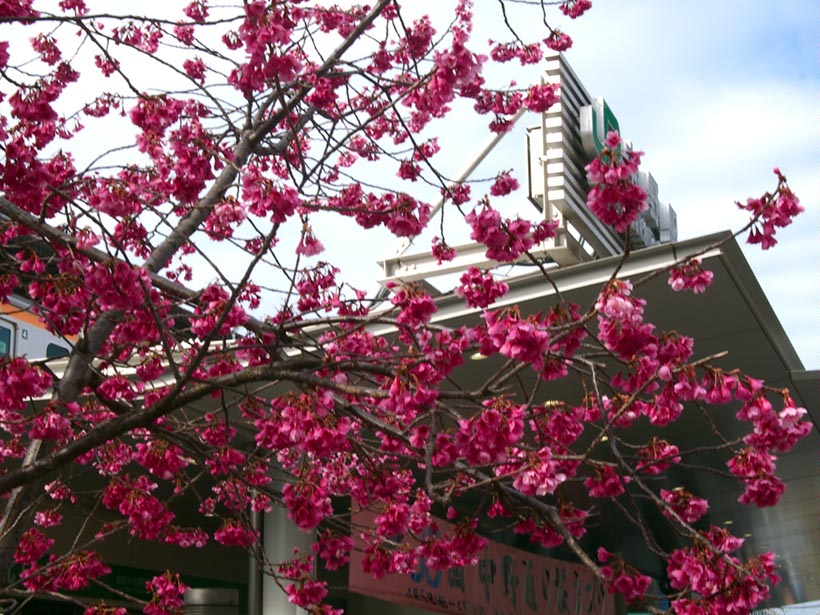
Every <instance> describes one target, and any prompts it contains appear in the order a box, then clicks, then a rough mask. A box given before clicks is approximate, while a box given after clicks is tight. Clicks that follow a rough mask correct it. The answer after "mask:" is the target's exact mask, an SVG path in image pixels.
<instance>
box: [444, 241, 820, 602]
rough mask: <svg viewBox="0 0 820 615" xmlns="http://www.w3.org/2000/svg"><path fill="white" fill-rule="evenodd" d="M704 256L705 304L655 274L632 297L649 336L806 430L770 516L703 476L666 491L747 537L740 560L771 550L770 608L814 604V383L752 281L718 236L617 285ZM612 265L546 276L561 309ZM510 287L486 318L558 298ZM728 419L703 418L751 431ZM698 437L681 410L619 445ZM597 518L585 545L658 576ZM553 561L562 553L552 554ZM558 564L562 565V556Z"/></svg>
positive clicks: (686, 246)
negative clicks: (736, 378)
mask: <svg viewBox="0 0 820 615" xmlns="http://www.w3.org/2000/svg"><path fill="white" fill-rule="evenodd" d="M704 250H705V253H704V254H703V255H702V256H701V259H702V260H703V263H704V267H705V268H706V269H709V270H711V271H713V272H714V282H713V284H712V286H711V287H710V288H709V289H708V291H707V292H706V293H705V294H703V295H695V294H692V293H675V292H673V291H672V290H671V288H670V287H669V285H668V283H667V275H666V274H660V275H657V276H655V277H654V278H652V279H651V280H649V281H648V282H646V283H645V284H643V285H641V286H639V287H637V288H636V289H635V291H634V294H635V295H637V296H639V297H642V298H645V299H646V300H647V302H648V303H647V307H646V320H647V321H648V322H652V323H654V324H655V325H656V326H657V329H656V331H662V330H665V331H669V330H677V331H678V332H679V333H681V334H683V335H688V336H690V337H693V338H694V339H695V358H696V359H698V358H703V357H708V356H710V355H713V354H715V353H719V352H722V351H726V352H727V353H728V354H727V356H726V357H724V358H720V359H718V360H717V361H715V364H716V365H719V366H721V367H725V368H727V369H729V368H738V369H740V370H741V371H742V372H744V373H746V374H748V375H750V376H753V377H755V378H762V379H763V380H765V381H766V383H767V384H769V385H771V386H774V387H783V388H789V389H790V390H791V392H792V395H793V397H794V399H795V402H796V403H798V404H800V405H802V406H804V407H805V408H806V409H807V410H808V411H809V414H810V416H811V420H812V421H813V423H814V425H815V430H814V431H813V432H812V433H811V434H810V435H809V436H807V437H806V438H804V439H803V440H802V441H801V442H800V443H798V444H797V446H795V448H793V449H792V450H791V451H790V452H788V453H786V454H783V455H782V456H781V457H780V458H779V461H778V463H777V466H778V476H779V477H780V478H781V480H782V481H783V482H784V483H785V484H786V485H787V489H786V493H785V494H784V495H783V497H782V499H781V501H780V504H779V505H778V506H777V507H775V508H765V509H757V508H750V507H747V506H744V505H742V504H740V503H739V502H738V501H737V498H738V496H739V495H740V493H741V491H742V490H741V489H740V487H739V485H738V484H737V483H736V482H735V481H733V480H728V479H726V478H723V477H721V476H719V475H716V474H711V473H708V472H703V471H697V472H695V471H692V470H687V469H676V470H675V472H673V474H672V475H671V477H670V478H671V480H672V481H673V482H670V483H669V485H670V486H672V487H673V486H677V485H685V486H686V487H687V488H688V489H689V490H691V491H693V492H696V493H698V494H700V495H703V496H706V497H707V498H709V501H710V510H709V513H708V515H707V517H706V518H705V519H704V520H703V521H702V522H701V524H702V525H703V526H704V527H708V525H710V524H714V525H724V524H725V525H727V526H731V527H730V528H729V529H730V531H731V532H732V533H733V534H734V535H735V536H739V537H745V538H746V543H745V545H744V547H743V551H744V552H745V553H748V554H753V553H759V552H763V551H768V550H772V551H774V552H776V553H777V554H778V562H779V564H780V566H781V568H780V570H779V573H780V574H781V575H782V577H783V580H782V582H781V583H780V585H779V586H778V587H777V588H776V589H775V591H774V593H773V596H772V599H771V600H770V604H772V605H786V604H792V603H799V602H805V601H809V600H815V599H818V598H820V535H819V534H818V532H817V520H818V517H820V498H819V497H818V494H820V472H818V453H817V451H818V442H819V441H820V440H819V439H818V433H820V413H818V408H820V388H818V382H819V381H820V374H818V371H816V370H814V371H806V370H805V369H804V367H803V365H802V363H801V361H800V358H799V357H798V355H797V353H796V352H795V350H794V348H793V347H792V345H791V343H790V342H789V339H788V337H787V336H786V334H785V332H784V330H783V327H782V326H781V325H780V322H779V321H778V319H777V316H776V315H775V313H774V311H773V310H772V308H771V306H770V304H769V302H768V300H767V299H766V297H765V295H764V293H763V291H762V289H761V287H760V285H759V283H758V282H757V279H756V278H755V276H754V273H753V272H752V270H751V268H750V267H749V264H748V263H747V261H746V259H745V257H744V256H743V254H742V252H741V250H740V248H739V247H738V245H737V243H736V242H735V240H734V239H733V238H732V237H731V234H730V233H728V232H724V233H716V234H712V235H707V236H704V237H699V238H696V239H691V240H687V241H681V242H677V243H672V244H664V245H659V246H654V247H651V248H647V249H644V250H641V251H638V252H635V253H634V254H632V255H631V256H630V257H629V259H627V261H626V262H625V263H624V265H623V267H622V269H621V270H620V272H619V277H621V278H629V279H631V280H632V281H633V283H636V282H637V281H638V280H640V279H641V278H643V277H644V276H647V275H648V274H652V273H653V272H656V271H662V270H663V269H664V268H666V267H668V266H669V265H671V264H673V263H674V262H675V261H676V260H678V259H679V258H681V257H684V256H691V255H695V254H698V253H701V252H703V251H704ZM618 262H619V257H610V258H605V259H601V260H596V261H592V262H587V263H582V264H579V265H574V266H571V267H566V268H557V269H553V270H551V276H552V279H553V281H554V283H555V285H556V286H557V288H558V289H559V291H560V293H561V294H562V296H563V297H564V298H565V299H566V300H568V301H572V302H575V303H578V304H579V305H581V306H582V307H583V306H587V305H589V304H590V302H592V301H594V299H595V297H596V296H597V293H598V290H599V289H600V287H601V285H602V284H603V283H604V282H606V281H607V280H608V279H609V277H610V276H611V275H612V272H613V271H614V270H615V267H616V266H617V264H618ZM508 284H509V285H510V292H509V294H508V295H507V296H506V297H504V298H503V299H502V300H501V301H499V302H498V303H497V304H495V305H493V306H491V307H492V309H498V308H501V307H505V306H512V305H518V306H519V308H520V310H521V313H522V314H528V313H535V312H539V311H542V310H546V309H548V308H549V306H550V305H551V304H552V303H553V302H554V301H555V294H556V291H555V290H554V289H553V288H552V286H551V285H550V284H549V283H548V282H547V281H546V280H545V279H544V277H543V276H542V275H541V274H540V273H539V272H534V273H533V274H528V275H525V276H521V277H518V278H516V279H513V280H508ZM437 303H438V306H439V312H438V313H437V314H436V316H435V317H434V321H435V322H437V323H438V324H442V325H447V326H459V325H461V324H468V323H471V322H474V321H475V320H476V319H477V318H478V315H479V312H480V311H479V310H474V309H468V308H466V307H465V306H464V303H463V301H462V300H460V299H458V298H457V297H453V296H445V297H441V298H439V299H438V300H437ZM498 367H499V363H498V362H495V361H494V359H487V360H481V361H468V365H466V366H464V367H462V368H461V369H460V371H459V372H458V373H457V375H456V378H457V379H468V380H469V382H470V384H471V385H473V386H475V385H476V383H477V382H481V381H482V379H485V378H487V377H489V376H490V375H491V374H492V373H493V372H494V371H495V370H496V369H497V368H498ZM523 377H524V378H528V377H529V378H530V380H532V379H534V378H535V375H534V374H533V373H530V374H529V376H527V375H526V374H523ZM542 391H543V393H542V394H541V399H540V401H543V400H545V399H556V400H564V401H568V402H575V403H578V402H580V401H581V399H582V397H583V385H582V383H581V382H580V379H578V378H571V377H570V378H566V379H564V380H560V381H555V382H548V383H545V384H544V386H542ZM736 410H737V407H735V406H719V407H715V408H714V409H713V410H711V414H710V416H711V420H712V421H714V424H715V425H716V426H717V427H718V428H719V429H720V430H721V431H722V432H723V433H724V434H726V437H728V438H732V437H739V436H742V435H744V434H745V433H748V431H749V424H748V423H743V424H741V423H739V422H738V421H737V419H736V418H735V412H736ZM644 421H645V419H644ZM638 423H641V424H638ZM708 428H709V427H708V423H706V422H705V421H703V419H702V415H701V413H700V412H699V411H697V410H696V409H693V408H689V409H687V411H686V412H684V415H683V416H682V418H681V419H680V420H679V421H677V422H676V423H674V424H672V425H670V426H668V427H666V428H658V427H652V426H651V425H649V424H648V422H641V421H638V422H636V424H635V425H634V426H633V428H631V429H632V430H633V431H630V432H628V435H630V436H631V435H632V434H634V441H636V442H637V441H642V440H641V439H643V441H645V438H647V436H649V437H651V435H653V434H654V433H657V435H659V436H660V437H663V438H666V439H668V440H669V441H670V442H672V443H674V444H677V445H678V446H679V447H680V448H681V450H685V449H690V448H695V447H697V446H700V445H701V444H703V443H704V442H703V440H704V435H708V434H704V429H708ZM630 439H633V438H631V437H630ZM726 460H727V457H726V455H718V454H715V453H702V454H698V455H697V456H694V457H689V458H687V461H689V462H691V463H693V464H697V465H702V466H707V467H714V468H715V469H717V470H720V471H726V466H725V462H726ZM667 488H669V487H667ZM575 495H577V496H578V498H579V499H580V500H581V502H580V504H581V505H583V504H584V503H587V504H590V505H591V504H593V502H590V501H589V498H588V497H587V495H586V493H585V490H584V489H583V488H580V489H579V490H578V492H577V494H575ZM585 501H586V502H585ZM594 503H595V504H599V502H597V501H596V502H594ZM599 512H600V513H601V514H600V515H599V516H598V523H597V527H594V528H593V529H591V530H590V532H589V535H588V536H589V539H590V543H591V544H604V545H607V547H608V548H609V549H610V551H613V552H620V553H622V554H623V555H624V556H625V557H626V558H628V559H630V560H631V561H633V562H635V563H637V564H638V565H639V566H640V567H641V568H643V569H644V570H645V571H647V572H649V573H652V574H655V575H658V576H660V577H663V576H665V575H664V569H663V562H662V561H661V560H660V559H659V558H658V557H657V556H656V555H655V554H653V553H651V552H649V551H648V550H647V549H646V547H645V546H644V545H645V540H644V538H643V537H642V536H641V535H640V532H639V530H638V529H636V528H635V527H633V526H632V525H630V524H629V523H627V522H626V521H624V520H622V517H621V516H620V515H613V514H607V509H606V508H600V509H599ZM641 512H643V513H645V514H646V518H645V522H646V524H647V526H648V527H647V529H648V530H649V531H650V532H651V533H653V535H655V537H656V538H657V539H658V541H659V543H660V544H661V545H662V546H663V547H664V548H665V549H671V548H675V546H677V545H680V546H683V543H681V542H680V538H679V537H678V536H677V535H676V534H675V533H674V532H673V531H671V530H670V529H669V528H668V525H667V524H665V523H664V522H663V521H662V519H660V517H658V516H657V514H656V513H654V512H653V511H650V510H649V507H647V508H646V509H645V510H642V511H641ZM554 554H555V555H562V553H560V552H554ZM564 555H567V556H569V557H571V556H570V554H569V553H568V552H567V553H565V554H564Z"/></svg>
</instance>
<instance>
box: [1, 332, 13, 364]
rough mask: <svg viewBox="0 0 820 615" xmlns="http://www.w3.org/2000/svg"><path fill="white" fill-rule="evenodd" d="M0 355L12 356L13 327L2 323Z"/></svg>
mask: <svg viewBox="0 0 820 615" xmlns="http://www.w3.org/2000/svg"><path fill="white" fill-rule="evenodd" d="M0 357H5V358H7V359H9V358H11V329H9V328H8V327H4V326H2V325H0Z"/></svg>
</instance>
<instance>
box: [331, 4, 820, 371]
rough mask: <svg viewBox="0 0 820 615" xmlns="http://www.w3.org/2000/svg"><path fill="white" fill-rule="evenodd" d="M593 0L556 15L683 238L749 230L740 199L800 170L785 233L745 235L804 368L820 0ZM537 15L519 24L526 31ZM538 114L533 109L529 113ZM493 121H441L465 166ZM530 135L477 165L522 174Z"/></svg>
mask: <svg viewBox="0 0 820 615" xmlns="http://www.w3.org/2000/svg"><path fill="white" fill-rule="evenodd" d="M476 4H477V5H478V6H477V8H476V37H481V36H486V35H489V36H490V37H493V38H494V39H495V40H507V38H508V36H507V35H506V33H505V32H504V28H503V25H500V24H501V22H500V15H498V14H495V13H493V10H492V9H493V7H497V4H496V3H489V2H487V3H486V4H485V3H476ZM593 5H594V6H593V8H592V9H591V10H590V11H589V12H588V13H587V14H585V15H584V16H583V17H581V18H580V19H577V20H573V21H570V20H569V19H567V18H563V16H561V15H560V14H558V12H557V11H555V12H554V13H553V17H554V19H553V21H552V23H553V24H554V25H559V26H560V27H561V28H562V30H564V31H565V32H567V33H568V34H569V35H570V36H571V37H572V38H573V39H574V41H575V45H574V46H573V48H572V49H570V50H569V51H568V52H567V53H566V56H567V59H568V60H569V63H570V64H571V66H572V67H573V69H574V70H575V72H576V74H577V75H578V77H579V79H580V80H581V81H582V83H584V85H585V87H586V89H587V91H588V92H589V93H590V95H592V96H603V97H604V98H605V99H606V101H607V103H608V104H609V106H610V107H611V108H612V110H613V112H614V113H615V115H616V116H617V117H618V120H619V123H620V126H621V131H622V134H623V136H624V137H625V138H628V139H630V140H631V141H633V143H634V145H635V148H636V149H639V150H643V151H644V152H645V156H644V158H643V163H642V168H643V169H647V170H649V171H650V172H651V173H652V174H653V176H654V177H655V179H656V181H657V182H658V185H659V196H660V199H661V200H662V201H665V202H669V203H671V204H672V206H673V207H674V209H675V211H676V212H677V216H678V233H679V239H687V238H690V237H696V236H699V235H704V234H708V233H712V232H716V231H722V230H737V229H739V228H740V227H741V226H742V225H743V224H744V222H745V221H746V217H745V216H744V213H743V212H740V211H739V210H738V209H737V207H736V206H735V204H734V203H735V202H736V201H745V200H746V198H748V197H759V196H761V195H762V194H763V193H764V192H766V191H767V190H772V189H774V187H775V186H776V179H775V176H774V174H773V173H772V169H773V167H775V166H778V167H779V168H780V169H781V170H782V171H783V173H785V174H786V176H787V177H788V178H789V180H790V181H789V183H790V186H791V188H792V190H793V191H794V192H795V193H796V194H797V195H798V197H799V198H800V199H801V203H802V204H803V206H804V207H805V209H806V212H805V213H804V214H802V215H801V216H800V217H799V218H798V219H797V220H796V222H795V223H794V224H793V225H792V226H791V227H789V228H788V229H785V230H781V231H779V232H778V240H779V243H778V245H777V246H775V247H774V248H772V249H770V250H768V251H766V252H763V251H762V250H760V248H759V247H758V246H750V245H746V244H745V238H739V240H738V241H739V243H740V244H741V247H742V249H743V252H744V254H745V256H746V258H747V259H748V261H749V262H750V264H751V266H752V269H753V270H754V272H755V274H756V276H757V278H758V281H759V282H760V284H761V286H762V287H763V290H764V292H765V294H766V296H767V297H768V299H769V301H770V303H771V304H772V306H773V308H774V311H775V313H776V314H777V315H778V317H779V319H780V321H781V323H782V325H783V327H784V329H785V330H786V333H787V334H788V336H789V338H790V339H791V341H792V344H793V345H794V346H795V348H796V350H797V352H798V354H799V355H800V357H801V359H802V361H803V363H804V366H805V367H807V368H810V369H811V368H817V367H818V364H819V363H820V362H818V350H819V349H820V327H818V318H817V316H818V305H820V283H819V282H820V242H818V230H819V229H820V213H819V210H818V202H820V186H818V181H817V170H818V163H820V154H819V153H818V152H819V150H818V142H817V125H818V124H817V119H818V114H817V111H818V106H817V96H818V90H820V83H818V82H820V77H819V73H818V70H817V49H818V46H819V45H820V30H819V29H818V21H817V18H816V17H817V16H816V12H817V7H816V3H815V2H813V1H804V0H789V1H788V2H769V1H764V0H723V1H721V2H710V1H704V0H687V1H686V2H681V1H672V0H596V1H594V2H593ZM426 6H427V7H429V6H430V5H429V4H428V5H426ZM510 6H511V7H512V9H513V10H512V11H511V12H510V18H511V21H512V22H513V23H515V20H514V18H515V13H514V6H512V5H510ZM425 10H426V9H425ZM496 13H497V10H496ZM519 23H520V22H519ZM528 27H530V26H528V24H526V23H524V24H521V28H522V34H525V33H526V30H527V28H528ZM539 74H540V73H539V71H538V69H537V67H528V68H527V69H526V70H525V71H522V70H516V71H515V74H514V77H515V78H516V79H518V81H519V84H521V85H523V84H525V83H527V80H529V81H534V80H536V79H537V78H538V76H539ZM536 121H537V117H536V116H534V115H533V116H531V117H529V118H524V119H523V120H522V124H533V123H535V122H536ZM485 124H486V121H485V120H483V119H482V120H476V119H475V118H469V119H468V118H467V117H466V116H459V115H457V116H455V117H450V118H449V119H448V120H447V124H446V126H445V127H444V129H441V128H440V129H439V130H440V132H441V133H442V138H441V141H442V154H443V155H444V156H446V157H448V158H450V159H451V160H452V163H451V165H450V168H451V169H452V170H453V171H455V170H456V169H458V168H459V167H460V166H463V164H464V163H465V161H466V160H468V159H469V158H470V156H472V155H474V153H475V151H477V149H478V148H480V144H481V142H482V139H483V138H484V137H483V135H484V134H486V133H485V131H484V130H483V128H484V126H485ZM522 140H523V137H522V132H521V130H516V131H515V132H513V133H511V134H510V135H508V136H507V137H506V138H505V140H504V141H503V142H502V144H500V145H499V146H498V147H497V148H496V150H495V151H494V152H493V154H492V155H491V157H488V159H487V163H486V164H485V165H482V167H480V168H479V170H478V172H477V174H478V175H480V174H481V171H482V170H483V169H484V168H485V167H487V168H490V167H492V168H493V169H499V168H512V169H513V170H514V175H516V176H517V177H518V178H519V180H522V183H523V180H524V179H525V178H526V176H525V170H524V169H525V166H524V164H525V163H524V156H523V148H524V145H523V142H522ZM499 156H502V157H503V159H502V160H501V164H499V160H498V158H499ZM505 165H506V166H505ZM474 193H475V190H474ZM507 198H508V199H509V198H513V197H507ZM518 198H519V199H521V198H522V196H521V194H520V193H519V196H518ZM377 239H378V238H376V240H374V243H373V244H372V245H373V246H382V247H384V248H385V250H386V252H385V253H386V254H389V253H390V252H391V251H392V250H393V249H394V248H395V246H396V245H397V242H396V241H395V240H392V241H391V240H390V239H389V238H388V239H386V240H385V242H384V243H383V244H381V243H380V242H379V241H378V240H377ZM326 243H327V242H326ZM417 244H418V245H419V246H421V248H420V249H423V248H425V247H427V246H429V243H428V242H425V241H419V242H417ZM347 249H348V250H349V245H348V246H347ZM341 258H344V255H342V256H341ZM374 260H375V259H374ZM357 272H359V275H360V277H359V278H358V279H359V280H361V283H362V284H366V280H367V279H370V280H372V279H373V276H374V275H378V274H379V271H378V269H377V268H376V267H375V266H374V265H368V264H365V263H363V264H362V265H361V266H360V268H358V269H357Z"/></svg>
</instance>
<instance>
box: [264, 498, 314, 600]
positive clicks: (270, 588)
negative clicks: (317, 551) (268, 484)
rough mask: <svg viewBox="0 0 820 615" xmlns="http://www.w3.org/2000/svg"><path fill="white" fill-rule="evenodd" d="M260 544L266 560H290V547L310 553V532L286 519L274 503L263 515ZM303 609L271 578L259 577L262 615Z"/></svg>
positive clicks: (276, 561)
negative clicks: (289, 599)
mask: <svg viewBox="0 0 820 615" xmlns="http://www.w3.org/2000/svg"><path fill="white" fill-rule="evenodd" d="M263 532H264V533H263V543H262V544H263V546H264V549H265V553H266V554H267V557H268V560H269V561H270V562H272V563H274V564H279V563H281V562H286V561H290V560H292V559H293V549H294V548H298V549H299V552H300V553H301V554H308V553H310V545H312V544H313V542H314V539H313V538H314V537H313V533H312V532H310V533H308V532H303V531H302V530H300V529H299V528H298V527H297V526H296V524H295V523H294V522H293V521H291V520H290V519H288V513H287V511H286V510H285V509H284V508H281V507H279V506H274V507H273V510H271V512H269V513H266V514H265V521H264V530H263ZM306 613H307V611H305V610H304V609H301V608H299V607H297V606H295V605H293V604H291V603H290V601H288V596H287V594H286V593H285V592H283V591H282V590H281V589H280V588H279V586H278V585H277V584H276V583H275V582H274V580H273V579H272V578H271V577H269V576H267V575H265V576H264V578H263V579H262V615H305V614H306Z"/></svg>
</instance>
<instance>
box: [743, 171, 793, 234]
mask: <svg viewBox="0 0 820 615" xmlns="http://www.w3.org/2000/svg"><path fill="white" fill-rule="evenodd" d="M774 173H775V175H777V180H778V184H777V190H776V191H775V193H774V195H772V194H769V193H768V192H767V193H766V194H764V195H763V196H762V197H760V198H758V199H751V198H750V199H748V200H747V201H746V203H738V204H737V206H738V207H739V208H740V209H744V210H746V211H749V212H751V213H752V216H753V220H754V223H753V224H752V228H751V230H750V231H749V238H748V241H749V243H752V244H758V243H759V244H760V246H761V247H762V248H763V249H764V250H768V249H769V248H771V247H772V246H774V245H776V244H777V240H776V239H775V238H774V236H775V234H776V233H777V229H778V228H782V227H785V226H788V225H789V224H791V222H792V219H793V218H794V217H795V216H796V215H797V214H799V213H801V212H802V211H803V207H802V206H801V205H800V200H799V199H798V198H797V197H796V196H795V194H794V193H793V192H792V191H791V189H790V188H789V187H788V185H787V184H786V178H785V177H784V176H783V174H782V173H781V172H780V169H778V168H775V169H774Z"/></svg>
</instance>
